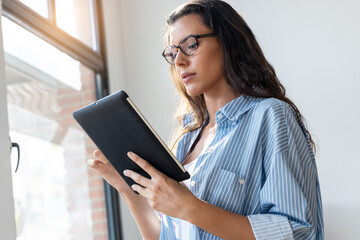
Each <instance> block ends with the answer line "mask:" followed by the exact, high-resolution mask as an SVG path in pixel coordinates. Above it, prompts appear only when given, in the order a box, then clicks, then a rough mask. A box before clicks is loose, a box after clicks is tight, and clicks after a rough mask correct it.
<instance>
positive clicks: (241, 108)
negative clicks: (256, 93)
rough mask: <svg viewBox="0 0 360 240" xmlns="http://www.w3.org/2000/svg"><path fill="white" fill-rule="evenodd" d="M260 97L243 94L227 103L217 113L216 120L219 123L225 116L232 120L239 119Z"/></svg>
mask: <svg viewBox="0 0 360 240" xmlns="http://www.w3.org/2000/svg"><path fill="white" fill-rule="evenodd" d="M260 100H261V99H260V98H256V97H250V96H246V95H241V96H240V97H238V98H236V99H234V100H232V101H231V102H229V103H227V104H226V105H225V106H223V107H222V108H220V109H219V111H218V112H217V113H216V114H215V119H216V122H217V123H219V122H220V121H221V120H222V119H223V118H224V117H225V118H227V119H228V120H230V121H237V120H238V119H239V117H240V116H241V115H242V114H244V113H246V112H247V111H249V110H250V109H251V108H252V107H253V106H254V105H255V103H256V102H258V101H260Z"/></svg>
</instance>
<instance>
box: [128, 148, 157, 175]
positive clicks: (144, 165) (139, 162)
mask: <svg viewBox="0 0 360 240" xmlns="http://www.w3.org/2000/svg"><path fill="white" fill-rule="evenodd" d="M127 155H128V157H129V158H130V159H131V160H133V161H134V162H135V163H136V164H137V165H139V167H141V168H142V169H143V170H144V171H145V172H147V173H148V174H149V175H150V176H151V178H154V177H156V176H159V175H160V174H161V172H159V170H157V169H156V168H154V167H153V166H152V165H151V164H150V163H149V162H147V161H146V160H144V159H143V158H141V157H140V156H138V155H136V154H135V153H133V152H128V154H127Z"/></svg>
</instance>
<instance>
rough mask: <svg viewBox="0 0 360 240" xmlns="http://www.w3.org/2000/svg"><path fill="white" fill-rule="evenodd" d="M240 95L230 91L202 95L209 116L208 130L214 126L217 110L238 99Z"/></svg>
mask: <svg viewBox="0 0 360 240" xmlns="http://www.w3.org/2000/svg"><path fill="white" fill-rule="evenodd" d="M240 95H241V94H240V93H235V92H234V91H232V90H230V91H227V92H225V93H220V94H214V95H210V94H204V98H205V104H206V108H207V111H208V114H209V124H208V126H209V127H210V128H211V127H213V126H215V125H216V121H215V114H216V113H217V112H218V111H219V109H220V108H222V107H223V106H225V105H226V104H227V103H229V102H231V101H232V100H234V99H236V98H238V97H240Z"/></svg>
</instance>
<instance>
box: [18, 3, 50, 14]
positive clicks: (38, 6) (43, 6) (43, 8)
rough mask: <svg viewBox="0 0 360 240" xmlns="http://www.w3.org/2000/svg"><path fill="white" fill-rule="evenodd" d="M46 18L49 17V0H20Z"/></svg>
mask: <svg viewBox="0 0 360 240" xmlns="http://www.w3.org/2000/svg"><path fill="white" fill-rule="evenodd" d="M19 1H20V2H22V3H23V4H25V5H26V6H28V7H29V8H31V9H32V10H34V11H35V12H37V13H38V14H40V15H41V16H43V17H44V18H48V17H49V15H48V0H19Z"/></svg>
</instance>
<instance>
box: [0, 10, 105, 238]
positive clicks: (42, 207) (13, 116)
mask: <svg viewBox="0 0 360 240" xmlns="http://www.w3.org/2000/svg"><path fill="white" fill-rule="evenodd" d="M2 22H3V36H4V51H5V70H6V72H5V75H6V81H7V100H8V116H9V128H10V137H11V141H12V142H16V143H18V144H19V146H20V163H19V168H18V170H17V172H16V173H15V168H16V165H17V160H18V154H17V151H16V149H15V148H13V149H12V153H11V163H12V172H13V176H12V177H13V191H14V203H15V215H16V216H15V219H16V229H17V240H32V239H37V240H45V239H46V240H47V239H49V238H50V239H54V240H64V239H66V240H67V239H107V237H108V236H107V222H106V209H105V200H104V189H103V181H102V179H101V178H100V177H98V176H97V175H96V174H95V173H94V172H93V171H92V170H91V169H89V168H88V167H87V165H86V159H88V158H90V157H91V156H92V152H93V151H94V149H95V145H94V144H93V143H92V142H91V141H90V139H89V138H88V137H87V136H86V134H85V133H84V132H83V131H82V130H81V129H80V128H79V126H78V125H77V124H76V122H75V121H74V119H73V117H72V113H73V111H75V110H76V109H78V108H80V107H82V106H84V105H87V104H89V103H91V102H93V101H94V100H95V99H96V97H95V96H96V94H95V89H96V88H95V81H94V79H95V73H94V71H93V70H91V69H89V68H87V67H86V66H84V65H82V64H81V63H79V62H78V61H76V60H74V59H71V58H70V57H69V56H68V55H66V54H63V53H62V52H60V51H59V50H58V49H56V48H55V47H52V46H51V45H49V44H47V43H46V42H44V41H42V40H41V39H39V38H37V37H36V36H35V35H32V34H31V33H29V32H27V31H26V30H25V29H23V28H21V27H19V26H18V25H16V24H14V23H13V22H11V21H10V20H8V19H6V18H4V17H3V18H2ZM18 39H19V40H18ZM62 72H65V73H62Z"/></svg>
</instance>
